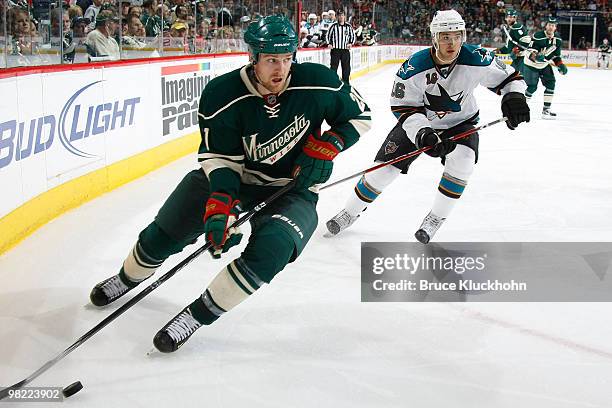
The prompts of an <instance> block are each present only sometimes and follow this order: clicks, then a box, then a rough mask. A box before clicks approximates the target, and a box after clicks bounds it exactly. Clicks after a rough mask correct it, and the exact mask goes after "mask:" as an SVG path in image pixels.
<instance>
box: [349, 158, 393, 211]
mask: <svg viewBox="0 0 612 408" xmlns="http://www.w3.org/2000/svg"><path fill="white" fill-rule="evenodd" d="M400 172H401V170H400V169H398V168H397V167H394V166H385V167H382V168H380V169H378V170H375V171H373V172H371V173H368V174H364V175H363V177H361V179H359V182H358V183H357V185H356V186H355V190H354V192H355V194H354V195H352V194H351V196H350V197H349V199H348V200H347V202H346V205H345V206H344V209H345V210H346V211H347V212H348V213H349V214H351V215H352V216H353V217H356V216H358V215H359V214H361V212H362V211H364V210H365V209H366V207H367V206H368V205H369V204H370V203H372V202H373V201H374V200H376V198H378V196H379V195H380V194H381V193H382V191H383V190H384V189H385V187H387V186H388V185H389V184H391V183H392V182H393V181H394V180H395V179H396V178H397V176H399V175H400Z"/></svg>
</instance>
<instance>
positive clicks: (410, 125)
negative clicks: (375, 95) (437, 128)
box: [391, 60, 431, 143]
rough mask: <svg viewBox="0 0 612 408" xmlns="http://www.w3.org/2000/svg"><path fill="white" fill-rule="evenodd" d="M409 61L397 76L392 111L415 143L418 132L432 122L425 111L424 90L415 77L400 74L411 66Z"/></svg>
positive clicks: (392, 98)
mask: <svg viewBox="0 0 612 408" xmlns="http://www.w3.org/2000/svg"><path fill="white" fill-rule="evenodd" d="M409 62H410V60H408V61H406V62H405V63H404V65H402V68H400V70H399V71H398V74H397V75H396V76H395V82H394V83H393V90H392V91H391V111H392V112H393V114H394V115H395V117H396V118H397V120H398V121H400V123H401V124H402V127H403V129H404V131H405V132H406V134H407V135H408V138H409V139H410V140H411V141H412V142H413V143H414V139H415V135H416V132H417V131H418V130H419V129H421V128H424V127H429V126H431V124H430V123H429V120H427V115H426V112H425V101H424V98H423V90H422V89H420V87H419V86H418V85H417V83H416V82H415V80H414V77H409V78H407V79H403V78H402V76H401V75H400V73H401V72H402V70H403V69H404V67H406V66H410V64H409Z"/></svg>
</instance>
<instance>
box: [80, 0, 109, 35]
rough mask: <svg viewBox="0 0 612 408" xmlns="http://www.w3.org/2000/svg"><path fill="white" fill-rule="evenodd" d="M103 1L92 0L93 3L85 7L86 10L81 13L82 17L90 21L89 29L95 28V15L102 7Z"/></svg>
mask: <svg viewBox="0 0 612 408" xmlns="http://www.w3.org/2000/svg"><path fill="white" fill-rule="evenodd" d="M103 2H104V0H93V3H92V4H91V5H90V6H89V7H87V10H85V14H83V17H85V18H87V19H89V21H90V23H89V30H90V31H91V30H93V29H95V28H96V17H97V16H98V14H99V13H100V9H101V8H102V3H103Z"/></svg>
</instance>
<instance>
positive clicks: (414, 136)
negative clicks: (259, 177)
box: [326, 10, 529, 243]
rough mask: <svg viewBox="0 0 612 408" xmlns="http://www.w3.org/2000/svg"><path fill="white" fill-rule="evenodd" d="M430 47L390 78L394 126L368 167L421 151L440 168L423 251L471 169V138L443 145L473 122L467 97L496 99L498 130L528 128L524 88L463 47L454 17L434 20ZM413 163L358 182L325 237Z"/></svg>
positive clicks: (514, 75) (450, 13)
mask: <svg viewBox="0 0 612 408" xmlns="http://www.w3.org/2000/svg"><path fill="white" fill-rule="evenodd" d="M430 31H431V36H432V42H433V47H431V48H427V49H425V50H422V51H419V52H417V53H415V54H414V55H412V57H411V58H410V59H408V60H406V61H405V62H404V63H403V64H402V66H401V68H400V69H399V71H398V72H397V74H396V77H395V83H394V84H393V90H392V93H391V110H392V111H393V113H394V114H395V116H396V118H397V119H398V123H397V124H396V126H395V127H394V128H393V130H391V132H390V133H389V135H388V136H387V139H386V140H385V141H384V143H383V144H382V146H381V147H380V150H379V151H378V153H377V155H376V158H375V161H376V162H386V161H389V160H392V159H395V158H397V157H399V156H401V155H404V154H407V153H410V152H413V151H415V150H417V149H422V148H424V147H431V149H430V150H428V151H427V152H426V154H428V155H429V156H432V157H440V158H441V160H442V164H443V165H444V171H443V174H442V179H441V180H440V183H439V185H438V193H437V194H436V197H435V199H434V203H433V207H432V209H431V211H430V212H429V214H427V216H426V217H425V219H424V220H423V223H422V224H421V226H420V227H419V228H418V230H417V232H416V233H415V237H416V238H417V240H419V241H420V242H422V243H428V242H429V241H430V240H431V239H432V238H433V236H434V234H435V233H436V231H437V230H438V228H440V226H441V225H442V223H443V222H444V220H445V219H446V218H447V217H448V216H449V214H450V213H451V210H452V209H453V207H454V206H455V204H456V202H457V199H459V198H460V197H461V194H462V193H463V190H464V189H465V186H466V185H467V182H468V180H469V178H470V175H471V174H472V171H473V169H474V165H475V163H476V162H477V161H478V133H473V134H472V135H470V136H469V137H466V138H464V139H460V140H458V141H456V142H454V141H451V140H449V139H450V138H451V137H452V136H454V135H457V134H459V133H461V132H464V131H466V130H469V129H473V128H474V127H475V125H476V123H477V122H478V106H477V104H476V99H475V98H474V95H473V91H474V88H476V87H477V86H478V85H483V86H485V87H487V88H489V89H490V90H491V91H493V92H495V93H497V94H499V95H502V101H501V110H502V113H503V115H504V116H505V117H507V118H508V120H507V122H506V125H507V126H508V128H510V129H512V130H513V129H515V128H516V127H517V126H518V125H519V123H522V122H529V106H528V105H527V102H526V100H525V96H524V93H525V89H526V85H525V82H524V81H523V78H522V77H521V75H520V74H519V73H518V72H516V71H515V70H514V68H512V67H510V66H507V65H505V64H504V63H502V62H501V61H499V60H498V59H497V58H495V57H494V55H492V54H491V53H490V52H489V51H487V50H486V49H484V48H482V47H480V46H475V45H468V44H465V40H466V33H465V22H464V21H463V19H462V18H461V16H460V15H459V13H458V12H457V11H455V10H444V11H438V12H436V14H435V16H434V17H433V20H432V22H431V25H430ZM415 159H416V157H413V158H410V159H407V160H404V161H402V162H399V163H396V164H393V165H389V166H385V167H382V168H381V169H379V170H376V171H373V172H371V173H367V174H366V175H364V176H363V177H362V178H361V179H360V180H359V182H358V183H357V185H356V186H355V190H354V193H351V196H350V197H349V199H348V201H347V204H346V206H345V208H344V209H343V210H342V211H340V213H338V214H337V215H336V216H335V217H334V218H332V219H331V220H329V221H328V222H327V224H326V225H327V228H328V230H329V232H330V233H331V234H332V235H336V234H338V233H339V232H340V231H342V230H343V229H345V228H347V227H349V226H350V225H351V224H353V223H354V222H355V221H356V220H357V218H358V217H359V215H360V214H361V212H362V211H364V210H365V208H366V206H367V205H368V204H370V203H371V202H373V201H374V200H375V199H376V198H377V197H378V196H379V195H380V194H381V192H382V191H383V189H384V188H385V187H387V186H388V185H389V184H391V182H393V180H395V179H396V178H397V176H399V174H400V173H403V174H406V172H407V171H408V167H409V166H410V164H411V163H412V162H413V161H414V160H415Z"/></svg>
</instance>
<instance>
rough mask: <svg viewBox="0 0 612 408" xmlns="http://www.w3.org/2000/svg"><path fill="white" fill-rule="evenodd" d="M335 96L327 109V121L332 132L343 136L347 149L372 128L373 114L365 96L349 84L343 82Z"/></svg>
mask: <svg viewBox="0 0 612 408" xmlns="http://www.w3.org/2000/svg"><path fill="white" fill-rule="evenodd" d="M333 96H334V97H333V98H331V103H330V104H329V105H328V107H327V110H326V114H325V121H326V122H327V123H328V124H329V125H330V126H331V129H330V130H331V131H332V132H334V133H336V134H338V135H340V136H341V137H342V139H343V140H344V150H346V149H348V148H349V147H351V146H352V145H354V144H355V143H357V141H358V140H359V138H360V137H361V136H362V135H363V134H365V133H366V132H367V131H368V130H370V128H371V127H372V123H371V122H372V115H371V112H370V108H369V106H368V104H367V103H366V102H365V100H364V99H363V97H362V96H361V95H360V94H359V92H357V90H356V89H355V88H353V87H352V86H351V85H349V84H346V83H345V84H343V85H342V88H340V90H339V91H337V92H334V95H333Z"/></svg>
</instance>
